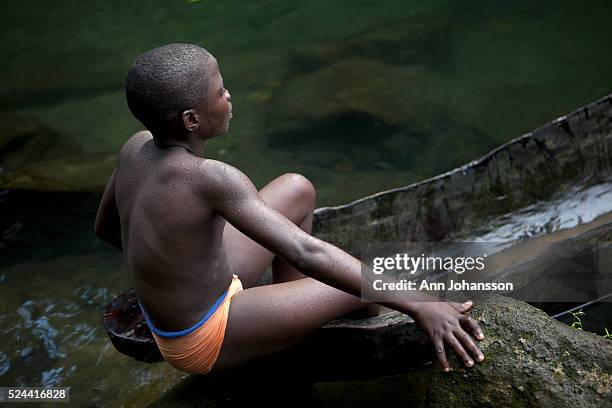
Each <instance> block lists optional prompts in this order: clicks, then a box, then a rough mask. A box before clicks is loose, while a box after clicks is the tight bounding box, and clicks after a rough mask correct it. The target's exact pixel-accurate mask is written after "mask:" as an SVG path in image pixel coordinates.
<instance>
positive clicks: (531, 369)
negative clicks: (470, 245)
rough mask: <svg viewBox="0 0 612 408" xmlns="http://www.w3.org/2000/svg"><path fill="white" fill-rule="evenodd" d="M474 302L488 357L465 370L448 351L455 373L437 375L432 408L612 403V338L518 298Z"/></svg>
mask: <svg viewBox="0 0 612 408" xmlns="http://www.w3.org/2000/svg"><path fill="white" fill-rule="evenodd" d="M475 304H476V307H475V309H474V312H473V316H475V317H476V318H477V319H478V320H479V321H480V325H481V327H482V328H483V330H484V332H485V340H483V341H482V342H480V347H481V349H482V351H483V352H484V353H485V356H486V359H485V361H484V362H482V363H477V364H476V365H475V366H474V367H472V368H465V367H464V366H463V364H462V363H461V362H460V361H459V360H458V359H457V358H456V356H455V355H451V353H450V352H449V353H447V355H449V356H450V361H451V367H453V368H454V371H452V372H450V373H442V372H437V373H436V374H434V376H433V379H432V382H431V385H430V390H429V395H428V397H427V401H426V406H428V407H501V406H504V407H523V406H530V407H557V408H561V407H587V406H588V407H608V406H610V405H609V404H610V401H612V341H610V340H607V339H605V338H603V337H602V336H598V335H595V334H592V333H588V332H584V331H580V330H575V329H573V328H571V327H570V326H567V325H565V324H563V323H560V322H558V321H556V320H553V319H551V318H550V317H548V316H547V315H546V313H544V312H543V311H541V310H539V309H536V308H534V307H532V306H530V305H528V304H526V303H523V302H521V301H518V300H514V299H511V298H507V297H503V296H499V295H485V296H482V297H476V298H475ZM437 370H439V368H437Z"/></svg>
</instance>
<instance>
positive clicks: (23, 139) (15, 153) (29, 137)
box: [0, 112, 81, 173]
mask: <svg viewBox="0 0 612 408" xmlns="http://www.w3.org/2000/svg"><path fill="white" fill-rule="evenodd" d="M80 152H81V147H80V145H79V144H78V143H77V142H76V141H75V140H73V139H72V138H70V137H68V136H66V135H62V134H59V133H57V132H56V131H54V130H53V129H50V128H48V127H47V126H45V125H44V124H42V123H40V122H39V121H38V120H37V119H35V118H33V117H29V116H23V115H17V114H14V113H8V112H0V168H1V169H0V173H2V172H3V171H11V170H16V169H19V168H22V167H24V166H26V165H28V164H30V163H34V162H37V161H41V160H48V159H53V158H59V157H64V156H66V155H70V154H77V153H80Z"/></svg>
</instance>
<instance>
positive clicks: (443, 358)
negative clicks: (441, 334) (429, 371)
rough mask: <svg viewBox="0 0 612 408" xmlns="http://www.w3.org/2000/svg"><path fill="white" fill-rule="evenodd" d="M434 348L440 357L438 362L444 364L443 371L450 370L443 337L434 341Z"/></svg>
mask: <svg viewBox="0 0 612 408" xmlns="http://www.w3.org/2000/svg"><path fill="white" fill-rule="evenodd" d="M434 350H435V352H436V357H437V358H438V362H439V363H440V366H442V371H444V372H448V371H450V367H449V365H448V359H447V358H446V353H445V352H444V343H443V342H442V339H438V340H435V341H434Z"/></svg>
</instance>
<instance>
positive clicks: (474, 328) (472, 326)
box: [459, 316, 484, 340]
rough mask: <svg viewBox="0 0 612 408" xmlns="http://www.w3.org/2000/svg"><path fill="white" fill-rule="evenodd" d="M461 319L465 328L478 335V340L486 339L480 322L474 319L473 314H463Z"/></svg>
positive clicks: (475, 335)
mask: <svg viewBox="0 0 612 408" xmlns="http://www.w3.org/2000/svg"><path fill="white" fill-rule="evenodd" d="M459 321H460V322H461V325H462V326H463V327H464V328H465V329H467V330H468V331H470V332H471V333H473V334H474V337H476V338H477V339H478V340H483V339H484V333H483V332H482V329H481V328H480V326H479V325H478V322H477V321H476V320H474V319H472V317H471V316H462V317H460V318H459Z"/></svg>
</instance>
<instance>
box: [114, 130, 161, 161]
mask: <svg viewBox="0 0 612 408" xmlns="http://www.w3.org/2000/svg"><path fill="white" fill-rule="evenodd" d="M151 139H153V135H152V134H151V132H149V131H148V130H140V131H138V132H136V133H134V134H133V135H132V136H130V138H129V139H128V140H127V141H126V142H125V143H124V144H123V146H121V149H120V150H119V158H121V157H124V156H126V155H129V154H130V153H131V152H133V151H134V149H135V148H137V147H138V146H141V145H142V144H143V143H145V142H147V141H148V140H151Z"/></svg>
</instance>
